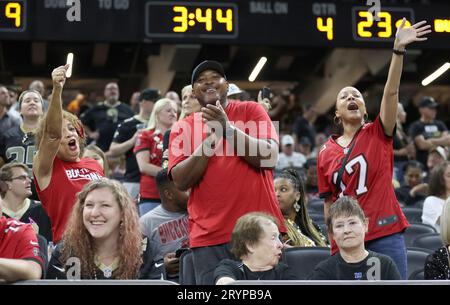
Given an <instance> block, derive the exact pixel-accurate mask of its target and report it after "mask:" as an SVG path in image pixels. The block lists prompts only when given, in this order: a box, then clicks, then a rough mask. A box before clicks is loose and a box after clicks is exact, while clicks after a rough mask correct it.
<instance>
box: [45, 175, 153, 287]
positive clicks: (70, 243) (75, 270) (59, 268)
mask: <svg viewBox="0 0 450 305" xmlns="http://www.w3.org/2000/svg"><path fill="white" fill-rule="evenodd" d="M145 241H146V239H143V238H142V233H141V230H140V227H139V218H138V215H137V211H136V206H135V204H134V202H133V201H132V199H131V198H130V196H129V195H128V192H127V191H126V189H125V188H124V187H123V186H122V184H120V183H119V182H117V181H114V180H109V179H106V178H104V179H102V180H97V181H92V182H90V183H88V184H86V185H85V186H84V188H83V189H82V190H81V192H79V193H78V194H77V202H76V204H75V206H74V208H73V210H72V214H71V215H70V219H69V222H68V226H67V230H66V231H65V233H64V237H63V240H62V242H61V243H60V244H58V246H57V247H56V249H55V251H53V254H52V258H51V260H50V263H49V268H48V272H47V278H48V279H83V280H84V279H91V280H93V279H121V280H125V279H138V278H160V271H161V269H159V270H156V269H154V268H155V267H154V264H153V263H152V259H151V258H150V257H149V255H150V254H151V253H152V252H153V251H150V250H149V249H146V251H143V249H144V247H143V243H144V242H145ZM148 246H150V245H149V244H148V245H147V247H148ZM150 265H151V266H150ZM152 268H153V269H152ZM158 273H159V275H158Z"/></svg>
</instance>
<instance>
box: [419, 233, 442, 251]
mask: <svg viewBox="0 0 450 305" xmlns="http://www.w3.org/2000/svg"><path fill="white" fill-rule="evenodd" d="M443 245H444V243H443V242H442V237H441V235H439V234H438V233H427V234H421V235H419V236H417V237H416V238H414V239H413V242H412V246H413V247H416V248H423V249H428V250H432V251H435V250H437V249H439V248H440V247H442V246H443Z"/></svg>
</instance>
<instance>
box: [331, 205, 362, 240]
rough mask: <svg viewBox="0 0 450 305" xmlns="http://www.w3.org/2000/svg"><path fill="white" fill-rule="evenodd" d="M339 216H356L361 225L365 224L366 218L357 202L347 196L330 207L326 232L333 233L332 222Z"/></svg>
mask: <svg viewBox="0 0 450 305" xmlns="http://www.w3.org/2000/svg"><path fill="white" fill-rule="evenodd" d="M340 216H344V217H350V216H357V217H358V218H359V219H360V220H361V222H362V223H364V224H365V223H366V216H365V215H364V211H363V210H362V209H361V207H360V206H359V204H358V201H357V200H356V199H354V198H352V197H349V196H344V197H341V198H339V199H338V200H336V201H335V202H334V203H333V204H332V205H331V207H330V215H329V217H328V219H327V220H326V222H327V228H328V232H330V233H333V220H335V219H336V218H338V217H340Z"/></svg>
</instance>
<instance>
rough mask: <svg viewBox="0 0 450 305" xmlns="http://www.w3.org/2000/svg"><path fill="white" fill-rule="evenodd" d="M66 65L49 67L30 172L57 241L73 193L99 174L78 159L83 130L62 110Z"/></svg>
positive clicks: (98, 168)
mask: <svg viewBox="0 0 450 305" xmlns="http://www.w3.org/2000/svg"><path fill="white" fill-rule="evenodd" d="M68 67H69V65H66V66H60V67H58V68H56V69H55V70H53V72H52V81H53V93H52V99H51V102H50V106H49V109H48V112H47V115H46V116H45V117H44V119H43V120H42V121H41V122H40V125H39V128H38V131H37V134H36V149H37V150H38V151H37V153H36V155H35V157H34V161H33V174H34V178H35V179H34V181H35V183H36V190H37V193H38V195H39V198H40V199H41V202H42V205H43V206H44V208H45V210H46V211H47V214H48V216H49V217H50V220H51V222H52V231H53V240H54V241H55V242H58V241H59V240H61V237H62V235H63V232H64V229H65V227H66V223H67V219H68V218H69V215H70V212H71V211H72V207H73V205H74V204H75V194H76V193H78V192H79V191H80V190H81V189H82V188H83V186H84V185H85V184H86V183H88V182H89V181H91V180H96V179H100V178H101V177H103V175H104V174H103V169H102V168H101V166H100V164H99V163H98V162H97V161H95V160H94V159H91V158H82V157H81V156H82V155H83V148H84V140H85V136H84V131H83V127H82V124H81V122H80V121H79V120H78V118H77V117H76V116H74V115H73V114H71V113H69V112H67V111H63V110H62V100H61V94H62V89H63V87H64V84H65V82H66V71H67V69H68Z"/></svg>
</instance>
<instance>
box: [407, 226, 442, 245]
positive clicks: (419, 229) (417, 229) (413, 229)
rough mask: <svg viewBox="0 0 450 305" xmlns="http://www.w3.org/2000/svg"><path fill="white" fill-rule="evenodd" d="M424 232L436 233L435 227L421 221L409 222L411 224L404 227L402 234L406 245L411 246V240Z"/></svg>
mask: <svg viewBox="0 0 450 305" xmlns="http://www.w3.org/2000/svg"><path fill="white" fill-rule="evenodd" d="M426 233H436V229H435V228H433V227H432V226H429V225H426V224H423V223H411V226H410V227H409V228H408V229H406V231H405V234H404V237H405V244H406V247H412V243H413V240H414V239H415V238H416V237H417V236H419V235H422V234H426Z"/></svg>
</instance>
